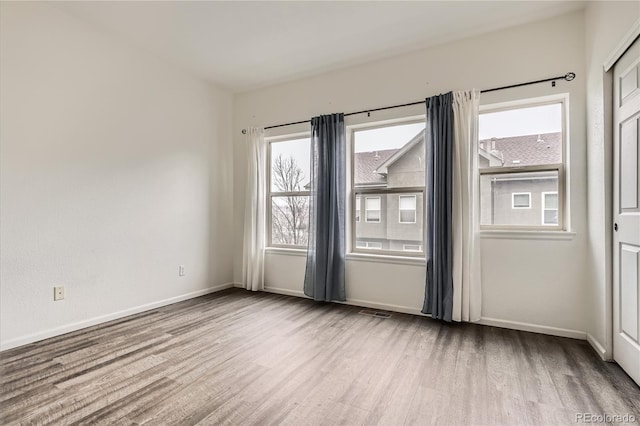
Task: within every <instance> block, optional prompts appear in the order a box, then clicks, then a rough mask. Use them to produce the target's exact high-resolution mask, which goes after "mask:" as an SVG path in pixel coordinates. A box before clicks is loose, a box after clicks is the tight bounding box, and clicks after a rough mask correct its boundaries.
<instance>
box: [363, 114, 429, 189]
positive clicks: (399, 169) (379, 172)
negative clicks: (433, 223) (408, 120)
mask: <svg viewBox="0 0 640 426" xmlns="http://www.w3.org/2000/svg"><path fill="white" fill-rule="evenodd" d="M353 155H354V157H353V163H354V171H353V181H354V184H355V186H356V187H384V188H402V187H414V186H424V123H414V124H400V125H395V126H387V127H382V128H378V129H369V130H357V131H355V132H354V154H353Z"/></svg>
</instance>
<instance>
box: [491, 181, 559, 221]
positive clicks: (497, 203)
mask: <svg viewBox="0 0 640 426" xmlns="http://www.w3.org/2000/svg"><path fill="white" fill-rule="evenodd" d="M525 191H527V192H531V198H530V207H531V208H527V209H513V208H511V203H512V194H513V193H514V192H516V193H517V192H525ZM557 191H558V172H557V171H555V170H554V171H545V172H520V173H518V172H515V173H503V174H497V173H496V174H483V175H481V176H480V209H481V210H480V223H481V224H482V225H517V226H541V225H544V223H542V222H543V218H542V216H543V215H542V214H541V211H542V193H543V192H557Z"/></svg>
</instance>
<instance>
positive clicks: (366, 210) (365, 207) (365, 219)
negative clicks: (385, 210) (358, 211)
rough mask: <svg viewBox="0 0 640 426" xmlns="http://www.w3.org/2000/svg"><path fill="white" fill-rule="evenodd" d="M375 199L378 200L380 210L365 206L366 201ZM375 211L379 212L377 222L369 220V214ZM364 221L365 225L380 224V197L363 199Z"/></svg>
mask: <svg viewBox="0 0 640 426" xmlns="http://www.w3.org/2000/svg"><path fill="white" fill-rule="evenodd" d="M356 197H358V196H356ZM375 199H378V204H379V206H380V208H379V209H378V210H373V209H369V208H368V206H367V201H368V200H375ZM376 211H377V212H379V215H378V220H369V212H376ZM364 221H365V222H367V223H382V197H381V196H379V195H378V196H371V197H364Z"/></svg>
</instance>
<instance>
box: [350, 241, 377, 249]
mask: <svg viewBox="0 0 640 426" xmlns="http://www.w3.org/2000/svg"><path fill="white" fill-rule="evenodd" d="M356 247H358V248H364V249H373V250H382V243H381V242H379V241H359V240H358V241H356Z"/></svg>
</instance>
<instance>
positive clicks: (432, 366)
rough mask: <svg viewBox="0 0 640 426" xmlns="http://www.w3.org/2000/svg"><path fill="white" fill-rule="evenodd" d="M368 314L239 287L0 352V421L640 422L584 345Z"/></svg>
mask: <svg viewBox="0 0 640 426" xmlns="http://www.w3.org/2000/svg"><path fill="white" fill-rule="evenodd" d="M359 310H360V308H356V307H352V306H344V305H337V304H318V303H314V302H312V301H310V300H306V299H300V298H293V297H287V296H279V295H273V294H266V293H252V292H247V291H244V290H239V289H230V290H226V291H223V292H220V293H215V294H212V295H208V296H203V297H199V298H196V299H192V300H188V301H185V302H181V303H177V304H174V305H170V306H166V307H163V308H160V309H155V310H152V311H148V312H144V313H141V314H138V315H133V316H130V317H127V318H124V319H120V320H116V321H111V322H109V323H105V324H101V325H98V326H95V327H91V328H87V329H84V330H80V331H77V332H73V333H69V334H66V335H63V336H59V337H55V338H52V339H48V340H45V341H42V342H39V343H34V344H31V345H27V346H23V347H20V348H16V349H13V350H9V351H4V352H2V353H0V386H1V387H0V423H1V424H65V425H67V424H91V425H95V424H105V425H136V424H145V425H165V424H180V425H191V424H203V425H209V424H215V425H218V424H237V425H254V424H260V425H262V424H284V425H296V426H298V425H321V424H323V425H324V424H327V425H329V424H348V425H375V424H379V425H431V424H434V425H454V424H461V425H463V424H464V425H467V424H474V425H492V424H496V425H497V424H509V425H512V424H513V425H516V424H531V425H544V424H575V423H576V413H593V414H604V413H606V414H620V415H624V414H627V413H629V414H634V415H635V416H636V419H638V420H636V421H637V422H639V423H640V388H638V386H637V385H636V384H635V383H633V382H632V381H631V379H630V378H629V377H628V376H626V374H625V373H624V372H623V371H622V370H621V369H620V368H619V367H618V366H617V365H615V364H611V363H605V362H602V361H600V360H599V359H598V357H597V356H596V354H595V353H594V352H593V350H592V349H591V348H590V347H589V346H588V344H587V343H586V342H584V341H578V340H572V339H565V338H559V337H552V336H544V335H539V334H534V333H525V332H518V331H512V330H505V329H499V328H493V327H486V326H480V325H473V324H442V323H440V322H437V321H433V320H430V319H428V318H421V317H417V316H411V315H404V314H397V313H394V314H393V315H392V316H391V318H388V319H381V318H375V317H371V316H366V315H361V314H358V311H359Z"/></svg>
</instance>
